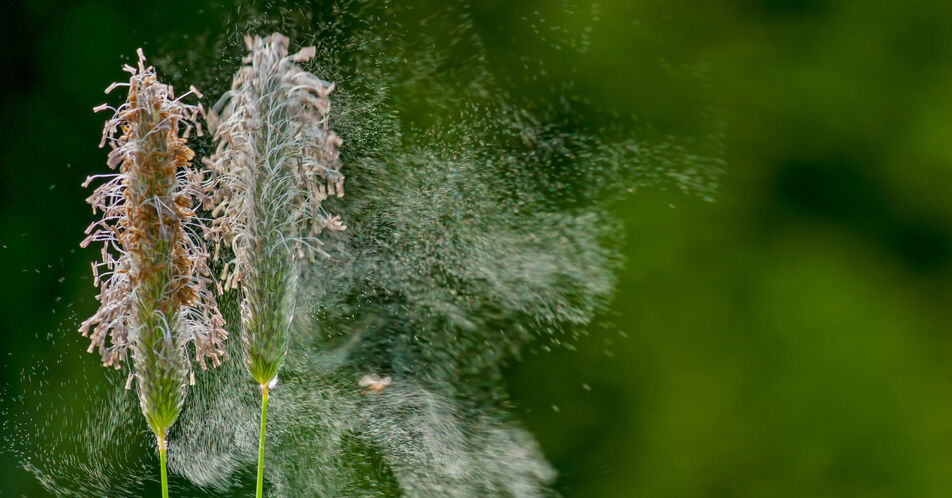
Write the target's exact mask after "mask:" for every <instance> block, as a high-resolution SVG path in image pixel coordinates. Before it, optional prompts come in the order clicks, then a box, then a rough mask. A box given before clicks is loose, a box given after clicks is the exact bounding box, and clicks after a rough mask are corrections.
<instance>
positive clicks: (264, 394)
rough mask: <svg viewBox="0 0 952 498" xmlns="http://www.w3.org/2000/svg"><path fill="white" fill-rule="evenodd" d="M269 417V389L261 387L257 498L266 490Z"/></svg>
mask: <svg viewBox="0 0 952 498" xmlns="http://www.w3.org/2000/svg"><path fill="white" fill-rule="evenodd" d="M267 417H268V387H267V386H262V387H261V441H259V442H258V489H257V491H256V492H255V497H256V498H261V496H262V493H261V492H262V490H263V489H264V426H265V420H266V419H267Z"/></svg>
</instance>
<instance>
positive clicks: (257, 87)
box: [205, 33, 346, 389]
mask: <svg viewBox="0 0 952 498" xmlns="http://www.w3.org/2000/svg"><path fill="white" fill-rule="evenodd" d="M245 43H246V45H247V47H248V49H249V50H250V51H251V53H250V54H248V55H247V56H246V57H245V58H244V59H243V60H242V62H243V64H244V65H243V66H242V67H241V68H240V69H239V71H238V73H237V74H236V75H235V78H234V81H233V84H232V87H231V90H229V91H228V92H226V93H225V95H223V96H222V98H221V100H219V102H218V103H217V104H216V105H215V107H214V109H212V111H211V112H210V113H209V117H208V122H209V127H210V129H211V130H212V131H214V133H215V139H216V141H217V142H218V149H217V151H216V153H215V154H214V155H213V156H212V157H211V158H209V159H206V161H205V162H206V164H207V165H208V166H209V167H210V168H211V169H212V170H213V171H214V173H215V174H216V175H217V178H216V185H217V188H216V192H215V199H214V202H215V208H214V211H213V215H215V216H216V218H215V221H214V225H213V229H212V231H211V232H210V233H211V235H212V238H213V240H215V241H216V242H218V244H219V246H217V247H216V250H215V252H216V254H218V251H219V249H220V245H221V244H228V245H230V246H231V249H232V251H233V252H234V259H233V260H231V261H229V262H227V263H226V264H225V266H224V269H223V270H222V273H221V279H222V281H224V282H225V289H226V290H227V289H229V288H233V287H237V286H239V285H240V286H241V288H242V289H243V291H244V300H243V302H242V306H241V318H242V325H243V334H242V339H243V343H244V346H245V361H246V363H247V365H248V368H249V370H250V371H251V374H252V375H253V376H254V378H255V380H257V381H258V383H259V384H260V385H261V386H262V388H263V389H264V388H266V387H268V386H269V385H272V384H273V383H274V382H275V381H276V379H277V374H278V370H279V369H280V366H281V363H282V362H283V360H284V356H285V354H286V352H287V344H288V338H289V333H290V327H291V322H292V320H293V316H294V307H295V293H296V286H297V280H298V277H299V273H300V265H301V263H302V260H304V259H309V258H311V257H313V255H314V253H319V254H324V255H326V253H324V251H322V250H321V248H320V245H321V241H320V240H319V239H318V238H317V236H318V234H320V233H321V231H323V230H324V229H329V230H344V229H345V228H346V227H345V226H344V225H343V224H342V223H341V221H340V218H339V217H337V216H331V215H330V214H328V213H327V212H326V211H325V210H324V207H323V205H322V204H323V202H324V201H325V200H326V199H327V198H328V197H329V196H337V197H340V196H342V195H343V180H344V177H343V175H342V174H341V173H340V169H339V160H338V155H339V153H338V151H337V147H338V146H339V145H341V139H340V138H339V137H338V136H337V134H336V133H334V131H332V130H330V129H329V127H328V118H329V113H330V101H329V100H328V98H327V97H328V95H329V94H330V93H331V92H332V91H333V89H334V85H333V84H332V83H327V82H325V81H322V80H321V79H320V78H318V77H317V76H315V75H313V74H311V73H309V72H307V71H304V70H303V69H301V68H300V67H299V66H298V65H297V63H299V62H304V61H307V60H308V59H310V58H312V57H313V56H314V53H315V49H314V47H307V48H305V49H303V50H301V51H300V52H297V53H296V54H292V55H288V44H289V40H288V38H287V37H285V36H283V35H280V34H277V33H275V34H273V35H270V36H267V37H264V38H262V37H259V36H256V37H253V38H252V37H250V36H249V37H246V38H245Z"/></svg>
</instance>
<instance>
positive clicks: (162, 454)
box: [159, 432, 169, 498]
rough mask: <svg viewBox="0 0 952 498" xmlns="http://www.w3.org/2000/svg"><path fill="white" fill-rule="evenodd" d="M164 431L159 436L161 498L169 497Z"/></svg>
mask: <svg viewBox="0 0 952 498" xmlns="http://www.w3.org/2000/svg"><path fill="white" fill-rule="evenodd" d="M165 450H166V448H165V433H164V432H163V433H162V437H160V438H159V466H160V467H161V470H160V472H161V474H162V498H169V473H168V469H166V465H165Z"/></svg>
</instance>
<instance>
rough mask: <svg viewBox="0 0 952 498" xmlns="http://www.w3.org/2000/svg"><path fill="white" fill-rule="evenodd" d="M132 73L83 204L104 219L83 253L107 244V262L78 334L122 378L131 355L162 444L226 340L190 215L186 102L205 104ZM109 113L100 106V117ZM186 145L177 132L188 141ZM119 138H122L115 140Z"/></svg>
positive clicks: (190, 118)
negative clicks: (194, 365)
mask: <svg viewBox="0 0 952 498" xmlns="http://www.w3.org/2000/svg"><path fill="white" fill-rule="evenodd" d="M138 56H139V60H138V67H133V66H129V65H126V66H125V67H124V68H123V69H124V70H125V71H127V72H128V73H130V75H131V77H130V79H129V82H128V83H114V84H113V85H110V86H109V88H108V89H107V90H106V93H109V92H110V91H111V90H113V89H114V88H117V87H128V89H129V95H128V98H127V99H126V101H125V103H123V104H122V105H121V106H120V107H119V108H118V109H115V110H114V111H115V113H114V115H113V117H112V118H111V119H109V120H108V121H106V124H105V127H104V129H103V138H102V142H101V143H100V147H103V146H105V145H106V144H108V145H109V146H110V147H111V148H112V150H111V152H110V153H109V157H108V161H107V164H108V165H109V167H110V168H111V169H113V170H115V169H117V168H118V172H117V173H114V174H105V175H93V176H90V177H89V178H87V179H86V181H85V182H84V183H83V186H89V184H90V183H91V182H92V181H93V180H95V179H97V178H105V179H106V180H107V181H106V182H105V183H103V184H102V185H100V186H98V187H97V188H96V190H95V191H94V192H93V194H92V195H91V196H90V197H89V198H88V199H87V202H88V203H89V204H90V205H92V207H93V212H94V213H95V212H96V211H101V212H102V219H100V220H98V221H96V222H94V223H93V224H91V225H90V226H89V228H87V229H86V234H87V237H86V238H85V239H84V240H83V241H82V243H81V244H80V245H81V246H82V247H86V246H87V245H89V244H90V243H92V242H102V243H103V246H102V261H101V262H96V263H93V266H92V268H93V276H94V284H95V285H97V286H98V287H100V293H99V295H98V296H97V299H98V300H99V302H100V307H99V310H98V311H97V312H96V314H94V315H93V316H92V317H90V318H89V319H87V320H86V321H84V322H83V323H82V326H81V327H80V329H79V330H80V332H81V333H82V334H83V335H84V336H85V335H88V336H89V337H90V339H91V343H90V346H89V351H90V352H92V351H94V350H96V349H98V351H99V353H100V354H101V355H102V359H103V365H104V366H107V367H114V368H116V369H119V368H120V367H121V365H122V362H123V361H124V360H125V359H126V356H127V353H128V351H130V350H131V351H132V357H133V367H134V373H135V379H136V380H137V386H138V392H139V399H140V402H141V404H142V409H143V412H144V413H145V415H146V418H147V419H148V421H149V424H150V426H151V427H152V429H153V431H155V432H156V436H160V435H163V436H164V431H165V430H167V429H168V427H169V426H170V425H171V424H172V422H174V421H175V418H176V417H177V416H178V413H179V411H180V409H181V405H182V400H183V398H184V390H185V385H186V382H187V381H186V379H187V378H188V373H189V371H190V370H191V362H190V361H189V360H188V358H187V356H186V346H187V344H188V343H192V344H194V349H195V360H196V361H198V363H199V364H200V365H201V367H202V368H205V366H206V364H205V362H206V359H209V360H210V361H211V362H212V364H213V365H218V364H219V363H220V361H221V359H222V357H223V355H224V350H223V349H222V342H223V341H224V340H225V339H226V337H227V336H228V333H227V332H226V331H225V330H224V329H223V328H222V327H223V326H224V324H225V320H224V319H223V318H222V315H221V313H220V312H219V310H218V306H217V304H216V301H215V296H214V294H213V293H212V292H211V291H210V290H209V284H210V283H211V272H210V270H209V268H208V264H207V260H208V257H209V255H208V251H207V250H206V248H205V246H204V243H203V241H202V232H204V230H205V227H204V225H203V223H202V222H201V220H200V219H199V218H197V217H196V215H195V212H194V210H193V209H194V205H193V203H194V201H196V200H202V199H204V197H205V193H204V189H203V185H202V181H203V177H202V174H201V173H200V172H198V171H196V170H194V169H191V168H190V161H191V160H192V158H193V157H194V155H195V154H194V152H193V151H192V149H190V148H189V147H188V145H187V144H186V140H187V138H188V136H189V134H190V133H191V131H192V130H193V129H194V130H195V131H196V132H197V133H198V134H199V135H201V134H202V128H201V124H199V122H198V116H199V114H203V113H204V111H203V109H202V107H201V104H199V105H189V104H185V103H183V102H182V99H183V98H184V97H186V96H188V95H189V94H195V95H200V94H199V93H198V91H197V90H195V89H194V87H193V88H190V90H189V92H187V93H185V94H184V95H182V96H180V97H178V98H176V97H175V95H174V92H173V89H172V87H171V86H168V85H165V84H163V83H160V82H159V81H158V79H157V78H156V73H155V69H154V68H153V67H152V66H149V67H146V66H145V56H144V55H143V53H142V50H141V49H139V51H138ZM105 109H111V108H110V107H109V106H107V105H105V104H103V105H101V106H99V107H96V108H95V109H94V110H95V111H97V112H98V111H102V110H105ZM183 129H184V131H183V132H182V134H181V136H180V135H179V132H180V131H182V130H183ZM117 135H118V137H117Z"/></svg>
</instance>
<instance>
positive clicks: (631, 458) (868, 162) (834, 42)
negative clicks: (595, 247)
mask: <svg viewBox="0 0 952 498" xmlns="http://www.w3.org/2000/svg"><path fill="white" fill-rule="evenodd" d="M561 3H566V2H561ZM561 3H559V2H550V1H548V0H545V1H542V0H537V1H534V2H528V1H527V2H503V1H495V0H494V1H487V2H477V1H474V2H472V3H471V4H470V6H469V7H468V8H469V9H470V10H471V12H472V19H473V22H474V23H475V29H476V30H477V31H478V32H480V33H481V34H482V36H483V39H484V42H485V45H486V50H487V55H488V57H489V60H490V62H491V65H492V67H494V69H495V70H497V71H498V74H499V76H500V77H501V78H503V79H506V80H507V81H510V82H511V84H512V91H513V93H514V94H515V95H517V96H518V95H533V94H534V92H536V91H538V88H539V87H540V85H541V84H540V83H539V82H538V81H533V80H532V79H527V78H520V77H519V74H520V71H521V68H522V67H523V64H524V57H523V56H529V57H531V58H532V59H533V60H538V61H543V62H544V65H545V67H546V68H547V72H548V73H549V74H551V75H552V77H553V78H554V77H562V76H563V75H565V76H566V77H571V78H572V80H573V81H575V83H576V85H577V86H576V88H575V91H576V92H578V93H581V94H582V95H584V96H585V97H587V98H589V99H591V101H592V103H593V105H594V106H600V107H603V108H610V109H615V110H617V112H618V113H619V115H622V116H625V115H629V114H637V115H638V116H639V118H640V119H641V121H642V122H644V123H650V124H652V125H653V126H655V127H656V128H657V129H659V130H661V131H662V132H670V133H681V134H688V135H690V134H691V133H692V131H693V130H696V129H699V128H700V127H703V123H702V124H699V123H698V122H696V120H697V118H695V117H692V116H696V115H697V114H698V110H699V109H701V108H704V107H705V106H711V107H713V108H714V109H717V110H718V113H719V115H720V116H721V119H723V121H724V123H725V126H726V128H725V131H726V138H725V144H724V145H725V146H726V147H725V150H726V152H725V154H726V156H725V160H726V162H727V175H726V176H725V177H724V178H723V185H722V188H721V190H720V192H719V194H718V196H717V201H716V202H715V203H708V202H704V201H701V200H699V199H696V198H693V197H688V196H684V195H681V194H679V193H675V192H667V191H664V190H645V191H639V192H638V193H637V195H634V196H632V197H630V198H629V199H628V200H626V201H624V202H623V203H621V204H619V205H618V206H617V209H618V210H619V214H620V216H621V217H622V218H623V219H624V220H625V225H626V229H627V239H626V242H625V247H624V253H625V256H626V258H627V266H626V270H625V271H624V272H622V273H621V275H620V285H619V288H618V292H617V294H616V295H615V297H614V299H613V302H612V305H611V310H610V312H608V313H606V314H605V316H603V317H600V320H599V322H600V323H613V324H614V325H615V326H614V327H608V326H593V327H592V329H591V330H589V331H588V335H587V336H586V337H585V338H584V339H583V340H582V341H581V342H580V344H578V346H577V351H569V350H560V351H553V352H543V351H541V350H538V349H531V350H530V351H528V352H527V354H526V355H525V357H524V359H523V360H522V361H516V362H513V363H512V364H511V366H510V367H509V368H508V369H507V376H508V381H509V387H510V391H511V393H512V397H513V403H514V404H515V406H516V408H515V411H516V413H517V414H518V416H519V417H520V418H521V419H522V420H523V421H524V423H525V424H526V425H527V426H528V427H529V428H530V429H531V430H532V432H533V433H534V434H536V436H537V437H538V439H539V441H540V443H541V445H542V447H543V449H544V451H545V452H546V454H547V455H548V457H549V458H550V461H551V462H552V463H553V465H554V466H555V467H556V468H557V469H558V471H559V473H560V476H559V479H558V481H557V483H556V488H557V490H558V491H559V492H561V493H562V494H564V495H566V496H586V497H589V496H605V497H615V496H618V497H628V496H639V497H720V496H724V497H788V496H789V497H803V496H811V497H844V496H857V497H859V496H862V497H932V496H934V497H947V496H952V397H950V393H952V362H950V361H949V360H952V335H950V334H949V332H950V325H949V323H950V319H952V311H950V310H952V306H950V303H952V300H950V298H952V278H950V277H952V271H950V270H952V195H950V194H949V193H948V190H949V188H950V186H952V118H950V117H952V30H948V29H947V24H948V21H949V20H950V19H952V4H950V3H949V2H944V1H939V0H927V1H910V2H905V3H902V4H896V3H887V2H869V1H860V0H856V1H841V2H824V1H821V0H801V1H793V0H788V1H767V0H760V1H758V0H734V1H727V2H690V1H686V0H670V1H661V0H650V1H649V0H644V1H642V0H606V1H601V2H598V3H597V4H596V5H594V10H593V5H592V3H591V2H576V3H577V4H578V5H579V7H578V8H577V9H576V10H577V11H578V12H583V13H585V16H587V17H586V20H585V21H584V22H585V23H588V22H589V21H591V20H593V19H594V22H591V27H592V29H591V31H590V32H589V33H588V35H587V39H588V42H589V47H588V52H587V53H585V54H579V53H577V52H573V51H568V50H559V49H555V48H553V47H552V46H551V43H543V42H540V36H539V35H538V32H539V31H540V30H541V29H543V28H540V27H539V26H543V25H544V24H545V22H548V23H549V24H550V25H551V24H555V25H558V26H571V25H572V23H573V22H575V17H574V16H572V15H568V14H566V11H567V9H566V8H565V7H564V6H563V5H561ZM569 3H572V2H569ZM576 3H573V5H574V4H576ZM212 5H214V4H212ZM436 5H438V2H423V3H421V9H426V8H436V7H434V6H436ZM203 10H204V6H203V5H202V2H198V1H171V2H163V3H162V4H161V7H160V6H159V4H148V3H142V2H118V1H77V2H62V3H57V2H39V1H25V2H18V3H15V4H12V5H9V6H7V7H5V11H4V13H3V15H2V24H3V26H2V29H0V37H2V40H0V54H2V56H0V64H2V66H0V78H2V85H3V86H2V92H0V105H2V107H0V116H2V119H3V123H4V124H3V128H2V130H3V134H2V135H3V136H2V138H0V140H2V141H3V146H2V149H0V163H2V172H0V244H2V247H0V261H2V262H3V265H2V268H3V269H2V273H0V275H2V278H0V281H2V283H3V285H2V286H0V293H2V298H0V327H2V334H0V375H2V382H3V383H2V386H16V385H17V383H18V381H19V380H20V379H21V377H22V376H23V375H25V374H24V372H25V371H29V367H30V366H31V364H32V363H33V362H34V359H35V358H37V357H51V358H52V357H55V356H56V355H58V354H62V352H63V350H64V348H66V347H67V345H68V347H70V348H72V347H74V346H75V344H76V343H77V342H76V341H63V340H60V341H56V340H55V339H56V337H55V336H56V335H57V334H71V333H73V332H72V328H73V327H74V326H75V324H76V323H78V320H80V319H82V318H83V317H85V316H86V315H88V313H89V312H90V311H91V310H92V309H93V307H94V302H92V294H93V293H92V290H91V287H90V285H89V284H90V282H89V280H88V277H86V275H87V274H88V273H89V268H88V266H87V261H86V258H85V256H84V255H82V254H79V252H80V251H78V248H77V243H78V241H79V240H80V239H81V235H80V234H81V231H82V228H83V227H85V226H86V224H87V223H88V222H89V220H90V219H91V218H90V213H89V211H88V207H87V206H86V205H85V204H83V202H82V200H83V198H84V197H85V195H86V192H85V191H84V190H83V189H81V188H80V187H79V184H80V182H81V181H82V180H83V178H85V176H86V175H87V174H89V173H90V172H91V171H98V170H99V169H101V168H102V165H103V163H104V160H105V154H104V153H103V152H102V151H101V150H99V149H97V148H96V146H95V145H96V144H97V143H98V140H99V134H100V130H101V126H102V118H101V116H95V115H93V114H92V112H91V107H92V106H94V105H96V104H99V103H100V102H101V101H102V93H101V92H102V89H103V88H104V87H105V86H106V85H108V83H109V82H111V81H112V80H114V79H115V78H117V77H118V75H119V73H118V66H119V65H121V62H122V61H125V60H128V55H129V54H131V53H133V51H134V50H135V48H136V47H138V46H144V47H145V48H146V51H147V52H148V50H149V45H150V43H156V42H157V40H163V37H168V36H170V35H169V34H168V33H170V32H175V33H189V32H192V33H201V32H202V31H203V30H204V29H205V28H204V26H205V22H206V21H207V19H204V18H203V15H207V14H202V11H203ZM578 15H579V16H581V15H582V14H578ZM540 19H543V22H540V21H539V20H540ZM579 22H582V21H579ZM176 36H178V35H176ZM163 42H164V43H169V41H168V40H163ZM570 68H575V71H570ZM569 74H570V75H571V76H567V75H569ZM73 248H77V250H76V251H74V250H73ZM77 310H78V311H77ZM51 338H52V339H53V341H52V342H51V341H50V339H51ZM96 363H97V362H96V361H95V358H91V355H85V353H82V351H78V352H76V353H75V354H74V353H69V354H67V355H64V356H63V361H62V363H57V368H56V369H55V370H54V371H52V372H47V375H49V376H50V379H51V382H52V383H53V384H54V385H55V383H56V379H57V378H67V377H73V376H79V375H82V372H83V371H84V369H87V368H98V367H96ZM0 392H2V393H3V394H4V395H5V399H4V400H2V401H0V412H5V410H6V408H4V407H5V406H6V405H5V404H8V403H12V402H13V401H14V400H13V399H12V395H11V393H15V392H16V389H15V388H7V387H4V388H3V391H0ZM62 402H64V403H68V401H62ZM3 437H4V438H5V439H7V440H8V441H9V440H10V439H12V438H16V437H18V435H17V434H11V433H9V432H8V431H7V430H6V428H4V432H3ZM0 469H3V470H0V475H3V478H2V479H0V492H2V494H3V495H11V496H19V495H26V496H42V495H44V492H43V491H42V489H41V488H40V487H39V485H38V484H37V483H35V482H34V480H33V478H32V477H31V476H30V475H29V474H27V473H26V472H24V471H22V470H18V469H17V468H16V462H15V460H14V459H13V458H11V457H10V456H9V455H7V454H0Z"/></svg>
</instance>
